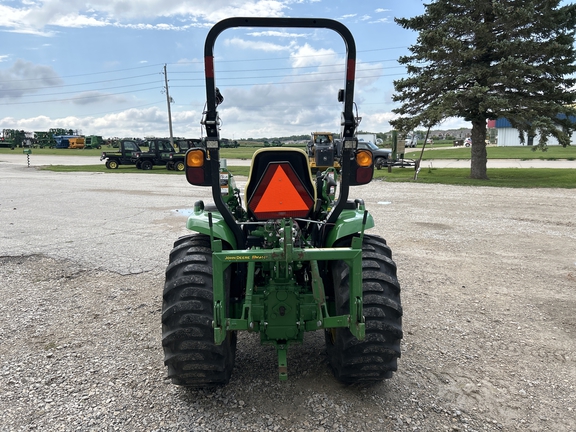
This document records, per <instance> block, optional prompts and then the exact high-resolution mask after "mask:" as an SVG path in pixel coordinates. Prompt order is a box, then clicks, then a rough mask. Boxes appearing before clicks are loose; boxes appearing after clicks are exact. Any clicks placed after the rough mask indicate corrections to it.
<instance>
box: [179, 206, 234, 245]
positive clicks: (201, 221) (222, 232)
mask: <svg viewBox="0 0 576 432" xmlns="http://www.w3.org/2000/svg"><path fill="white" fill-rule="evenodd" d="M208 213H209V212H207V211H204V210H198V211H194V213H193V214H192V215H190V217H188V222H187V223H186V228H188V229H189V230H190V231H196V232H198V233H200V234H206V235H210V223H209V221H208ZM212 233H213V235H214V238H217V239H221V240H224V241H225V242H226V243H228V244H229V245H230V246H232V249H236V238H235V237H234V233H233V232H232V230H231V229H230V228H229V227H228V225H226V222H225V221H224V218H223V217H222V215H221V214H220V213H219V212H212Z"/></svg>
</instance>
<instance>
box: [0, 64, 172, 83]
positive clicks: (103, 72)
mask: <svg viewBox="0 0 576 432" xmlns="http://www.w3.org/2000/svg"><path fill="white" fill-rule="evenodd" d="M163 64H164V63H160V64H154V65H147V66H140V67H134V68H126V69H115V70H112V71H102V72H90V73H85V74H78V75H63V76H61V77H59V78H76V77H82V76H90V75H103V74H108V73H115V72H124V71H129V70H137V69H144V68H149V67H158V66H162V65H163ZM43 79H45V78H21V79H14V80H6V81H0V83H7V82H14V81H39V80H43Z"/></svg>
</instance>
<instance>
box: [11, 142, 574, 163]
mask: <svg viewBox="0 0 576 432" xmlns="http://www.w3.org/2000/svg"><path fill="white" fill-rule="evenodd" d="M257 149H258V147H242V146H241V147H238V148H235V149H231V148H225V149H221V150H220V157H223V158H227V159H251V158H252V155H253V154H254V152H255V151H256V150H257ZM103 151H115V149H113V148H108V147H104V148H102V149H101V150H96V149H94V150H92V149H90V150H79V149H32V153H33V154H39V155H62V156H100V155H101V154H102V152H103ZM421 151H422V149H421V148H420V149H411V150H410V151H407V152H406V154H405V158H406V159H418V158H419V157H420V153H421ZM16 152H17V153H22V149H15V150H10V149H8V148H0V154H4V153H6V154H14V153H16ZM487 154H488V159H521V160H528V159H543V160H557V159H567V160H576V146H569V147H566V148H564V147H560V146H551V147H549V148H548V150H547V151H545V152H542V151H539V150H537V151H533V150H532V147H528V146H519V147H488V148H487ZM433 159H470V148H469V147H451V146H446V145H444V146H442V147H438V146H435V147H429V146H427V147H426V149H425V151H424V157H423V160H433Z"/></svg>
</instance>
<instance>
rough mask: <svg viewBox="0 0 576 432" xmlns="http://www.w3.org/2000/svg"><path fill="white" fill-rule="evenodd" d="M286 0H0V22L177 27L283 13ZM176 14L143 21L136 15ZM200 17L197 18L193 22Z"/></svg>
mask: <svg viewBox="0 0 576 432" xmlns="http://www.w3.org/2000/svg"><path fill="white" fill-rule="evenodd" d="M287 3H289V0H251V1H242V0H195V1H194V2H190V1H185V0H112V1H109V0H93V1H91V2H90V6H89V7H87V4H86V2H84V1H81V0H69V1H66V2H63V1H60V0H39V1H38V2H34V3H32V2H22V3H20V4H19V5H18V6H16V7H10V6H5V5H0V28H5V29H7V30H9V31H13V32H19V33H32V34H37V35H42V36H51V35H54V31H55V30H54V29H47V27H60V28H69V27H73V28H77V27H102V26H110V25H113V26H119V27H129V28H134V29H157V30H162V29H164V30H176V29H186V28H189V27H198V26H205V25H209V24H210V23H215V22H217V21H220V20H221V19H224V18H228V17H231V16H267V17H279V16H283V14H284V10H285V9H286V8H287V7H288V6H287ZM174 18H175V19H178V20H180V21H183V22H184V23H185V24H182V25H180V24H172V23H170V22H165V23H155V24H142V23H139V22H138V21H139V20H146V19H161V20H167V21H168V20H170V19H174ZM198 21H200V22H198Z"/></svg>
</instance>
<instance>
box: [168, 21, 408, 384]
mask: <svg viewBox="0 0 576 432" xmlns="http://www.w3.org/2000/svg"><path fill="white" fill-rule="evenodd" d="M233 27H282V28H325V29H329V30H333V31H335V32H336V33H338V34H339V35H340V36H341V37H342V39H343V40H344V42H345V45H346V47H347V61H346V64H345V68H346V73H345V88H344V89H342V90H340V91H339V92H338V100H339V102H341V103H342V104H343V110H342V116H341V125H342V131H341V136H342V146H341V149H340V151H339V152H338V153H339V154H337V155H336V156H335V157H334V160H335V162H334V163H333V164H332V166H326V167H324V166H323V167H322V168H321V169H318V170H317V172H316V174H315V175H313V174H312V170H311V168H310V157H309V154H308V153H307V152H305V151H304V150H302V149H298V148H290V147H282V148H262V149H259V150H258V151H256V152H255V154H254V156H253V159H252V163H251V168H250V175H249V178H248V182H247V183H246V186H245V188H244V203H243V202H242V197H241V192H240V190H239V189H238V188H237V187H236V183H235V179H234V177H233V176H232V175H231V174H230V172H229V170H228V169H227V166H226V163H225V160H223V159H220V148H221V139H220V136H219V125H220V119H219V115H218V112H217V107H218V105H219V103H221V102H222V100H223V98H222V97H221V96H217V95H219V94H220V93H219V91H218V89H217V88H216V86H215V77H214V67H213V61H214V53H213V48H214V44H215V41H216V38H217V37H218V35H219V34H220V33H221V32H222V31H224V30H226V29H229V28H233ZM204 58H205V79H206V98H207V102H206V111H205V113H204V116H203V119H202V124H203V126H204V127H205V129H206V141H205V142H206V146H205V148H192V149H190V150H189V151H188V152H187V153H186V168H185V171H186V179H187V181H188V182H189V183H191V184H192V185H196V186H206V187H210V188H211V191H212V199H213V200H214V204H205V203H204V202H203V201H197V202H196V203H195V204H194V209H193V212H192V214H191V216H190V217H189V218H188V222H187V228H188V229H189V230H191V231H193V232H194V233H193V234H191V235H187V236H184V237H181V238H179V239H178V240H177V241H176V242H175V243H174V248H173V249H172V251H171V253H170V258H169V264H168V267H167V268H166V279H165V285H164V292H163V305H162V345H163V348H164V354H165V357H164V363H165V364H166V366H167V368H168V377H169V378H171V380H172V382H173V383H175V384H177V385H183V386H190V387H209V386H213V385H219V384H226V383H227V382H228V381H229V379H230V377H231V374H232V370H233V368H234V362H235V353H236V342H237V332H238V331H247V332H254V333H258V334H259V336H260V341H261V343H262V344H267V345H271V346H273V347H274V348H275V350H276V352H277V356H278V373H279V379H280V380H286V379H287V377H288V364H287V358H288V356H287V350H288V347H289V346H291V345H294V344H299V343H302V342H303V340H304V334H305V333H306V332H310V331H316V330H320V331H323V332H324V335H325V343H326V352H327V360H328V364H329V365H330V367H331V369H332V371H333V373H334V375H335V377H336V379H338V380H339V381H341V382H343V383H374V382H379V381H382V380H383V379H385V378H390V377H391V376H392V373H393V372H394V371H396V369H397V359H398V358H399V357H400V341H401V339H402V306H401V301H400V285H399V283H398V279H397V276H396V265H395V263H394V261H393V260H392V253H391V250H390V248H389V247H388V246H387V244H386V241H385V240H384V239H383V238H381V237H379V236H377V235H368V234H365V231H366V230H368V229H370V228H373V227H374V219H373V217H372V216H371V215H370V214H369V213H368V211H367V210H366V207H365V204H364V201H363V200H362V199H349V191H350V187H351V186H356V185H363V184H367V183H369V182H370V181H371V180H372V176H373V173H374V162H373V157H372V153H371V152H370V150H363V149H359V148H358V140H357V139H356V136H355V130H356V127H357V123H358V119H357V117H355V116H354V112H353V104H354V100H353V98H354V83H355V80H354V78H355V61H356V46H355V42H354V39H353V37H352V35H351V33H350V31H349V30H348V29H347V28H346V27H345V26H344V25H343V24H341V23H339V22H337V21H334V20H329V19H309V18H229V19H225V20H223V21H221V22H219V23H217V24H216V25H215V26H214V27H213V28H212V29H211V30H210V31H209V33H208V36H207V38H206V42H205V51H204ZM336 162H337V163H336ZM254 373H257V372H256V371H254Z"/></svg>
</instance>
